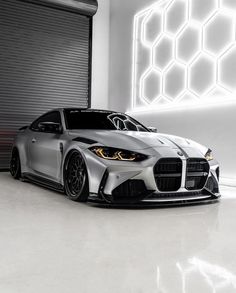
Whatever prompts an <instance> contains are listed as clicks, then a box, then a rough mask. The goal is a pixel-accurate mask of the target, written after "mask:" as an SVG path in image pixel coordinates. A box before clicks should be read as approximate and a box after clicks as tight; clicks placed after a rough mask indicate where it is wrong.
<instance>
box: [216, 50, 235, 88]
mask: <svg viewBox="0 0 236 293" xmlns="http://www.w3.org/2000/svg"><path fill="white" fill-rule="evenodd" d="M219 83H220V84H222V85H224V86H225V87H226V88H227V89H230V90H231V91H233V92H234V91H235V83H236V45H235V46H234V47H233V48H231V49H230V50H229V51H228V52H227V53H226V54H224V55H223V56H222V57H221V59H220V60H219Z"/></svg>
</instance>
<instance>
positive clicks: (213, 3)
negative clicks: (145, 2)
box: [132, 0, 236, 110]
mask: <svg viewBox="0 0 236 293" xmlns="http://www.w3.org/2000/svg"><path fill="white" fill-rule="evenodd" d="M235 9H236V0H156V1H155V0H154V3H153V5H151V6H149V7H145V8H144V9H142V10H140V11H139V12H138V13H137V14H136V15H135V16H134V28H133V62H132V64H133V67H132V109H133V110H135V109H137V108H142V107H144V108H146V107H148V108H149V109H153V108H158V109H162V108H165V107H168V108H172V107H176V106H177V105H178V104H181V105H183V104H187V105H188V107H189V105H195V104H196V103H199V104H203V105H204V104H205V103H207V101H210V102H211V103H219V101H223V102H224V101H225V100H227V101H229V100H230V101H235V102H236V82H235V80H236V70H235V68H236V61H235V60H236V24H235V23H236V11H235ZM143 60H145V62H144V61H143ZM214 97H215V98H214Z"/></svg>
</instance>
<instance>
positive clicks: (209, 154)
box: [205, 149, 214, 161]
mask: <svg viewBox="0 0 236 293" xmlns="http://www.w3.org/2000/svg"><path fill="white" fill-rule="evenodd" d="M205 158H206V160H207V161H211V160H213V159H214V157H213V154H212V150H210V149H209V150H208V151H207V153H206V154H205Z"/></svg>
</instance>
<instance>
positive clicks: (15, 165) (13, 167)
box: [10, 148, 21, 179]
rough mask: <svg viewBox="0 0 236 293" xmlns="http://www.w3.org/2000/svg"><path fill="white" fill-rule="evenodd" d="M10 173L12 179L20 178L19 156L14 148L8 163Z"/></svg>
mask: <svg viewBox="0 0 236 293" xmlns="http://www.w3.org/2000/svg"><path fill="white" fill-rule="evenodd" d="M10 173H11V176H12V177H13V178H14V179H20V178H21V164H20V156H19V152H18V150H17V149H16V148H15V149H13V151H12V155H11V161H10Z"/></svg>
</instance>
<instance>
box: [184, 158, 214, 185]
mask: <svg viewBox="0 0 236 293" xmlns="http://www.w3.org/2000/svg"><path fill="white" fill-rule="evenodd" d="M209 170H210V166H209V164H208V162H207V160H205V159H188V160H187V173H186V186H185V187H186V189H188V190H200V189H203V188H204V186H205V184H206V181H207V178H208V174H209Z"/></svg>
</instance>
